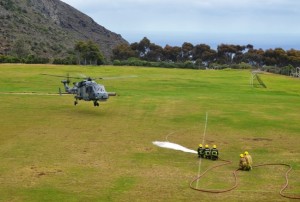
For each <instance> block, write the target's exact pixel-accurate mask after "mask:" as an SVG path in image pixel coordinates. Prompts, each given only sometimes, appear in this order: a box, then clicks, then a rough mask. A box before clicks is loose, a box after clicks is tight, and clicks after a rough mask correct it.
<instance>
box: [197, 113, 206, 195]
mask: <svg viewBox="0 0 300 202" xmlns="http://www.w3.org/2000/svg"><path fill="white" fill-rule="evenodd" d="M207 120H208V113H207V112H206V118H205V127H204V133H203V138H202V145H204V141H205V135H206V128H207ZM201 163H202V158H200V159H199V169H198V177H200V173H201ZM198 184H199V179H198V180H197V185H196V188H197V189H198Z"/></svg>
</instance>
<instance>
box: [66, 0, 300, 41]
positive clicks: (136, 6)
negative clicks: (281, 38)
mask: <svg viewBox="0 0 300 202" xmlns="http://www.w3.org/2000/svg"><path fill="white" fill-rule="evenodd" d="M63 1H64V2H66V3H68V4H70V5H71V6H73V7H75V8H77V9H78V10H80V11H82V12H84V13H86V14H87V15H89V16H91V17H92V18H93V19H94V20H95V21H96V22H98V23H99V24H101V25H103V26H104V27H106V28H108V29H109V30H112V31H114V32H117V33H120V34H122V35H123V36H130V37H131V35H134V34H136V35H144V36H148V35H151V34H159V33H161V34H165V35H167V34H175V35H176V34H178V35H182V34H184V33H188V34H191V33H194V34H201V33H212V34H216V33H228V34H229V33H233V34H235V33H242V34H255V33H257V34H268V33H275V34H281V33H285V34H287V33H298V34H300V23H299V20H298V19H300V12H299V11H298V10H299V8H300V1H298V0H263V1H262V0H185V1H183V0H63ZM187 40H188V39H187Z"/></svg>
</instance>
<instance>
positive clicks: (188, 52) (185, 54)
mask: <svg viewBox="0 0 300 202" xmlns="http://www.w3.org/2000/svg"><path fill="white" fill-rule="evenodd" d="M193 49H194V45H193V44H191V43H188V42H184V43H183V44H182V46H181V58H182V61H187V60H191V59H192V58H193Z"/></svg>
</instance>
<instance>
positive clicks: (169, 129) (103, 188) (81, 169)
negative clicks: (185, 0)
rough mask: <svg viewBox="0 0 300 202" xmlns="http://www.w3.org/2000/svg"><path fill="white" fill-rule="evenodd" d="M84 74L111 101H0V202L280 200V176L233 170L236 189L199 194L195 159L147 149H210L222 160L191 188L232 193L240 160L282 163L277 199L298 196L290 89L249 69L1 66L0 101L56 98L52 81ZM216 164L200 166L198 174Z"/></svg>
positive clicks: (295, 109) (296, 104) (296, 117)
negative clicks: (253, 80) (246, 156)
mask: <svg viewBox="0 0 300 202" xmlns="http://www.w3.org/2000/svg"><path fill="white" fill-rule="evenodd" d="M42 73H47V74H57V75H66V74H67V73H70V75H71V76H80V75H82V74H84V75H88V76H92V77H112V76H130V75H136V76H137V77H136V78H126V79H117V80H100V81H98V82H99V83H102V84H104V85H105V87H106V90H107V91H113V92H117V94H118V95H119V96H116V97H111V98H110V99H109V100H108V101H107V102H105V103H100V107H94V106H93V103H92V102H84V101H80V102H79V104H78V105H77V106H74V105H73V102H74V98H73V96H50V95H17V94H3V93H2V94H0V102H1V105H0V111H1V119H2V120H1V122H0V159H1V162H0V201H199V200H201V201H202V200H203V201H204V200H207V201H212V200H214V201H289V200H288V199H285V198H283V197H281V196H280V195H279V190H280V188H281V187H282V186H283V185H284V184H285V179H284V173H285V171H286V168H285V167H280V166H270V167H261V168H257V169H253V170H252V171H251V172H240V173H239V179H238V183H239V186H238V187H237V189H235V190H233V191H231V192H227V193H224V194H209V193H202V192H198V191H194V190H192V189H190V188H189V183H190V181H191V180H192V179H193V178H195V177H196V176H197V175H198V170H199V160H198V159H197V157H196V155H195V154H191V153H184V152H181V151H175V150H170V149H165V148H159V147H156V146H155V145H153V144H152V142H153V141H166V138H167V139H168V141H170V142H174V143H177V144H180V145H182V146H185V147H187V148H190V149H195V150H196V149H197V146H198V144H199V143H201V142H202V139H203V133H204V127H205V115H206V113H207V114H208V123H207V131H206V136H205V143H207V144H209V145H212V144H216V145H217V146H218V149H219V151H220V157H221V158H223V159H228V160H232V161H233V163H232V164H231V165H228V166H224V167H221V168H218V169H216V170H213V171H212V172H210V173H208V174H207V175H206V177H205V178H203V180H202V181H200V182H199V188H212V189H224V188H229V187H231V185H232V183H233V178H232V175H231V172H232V171H233V170H235V169H236V168H237V167H238V161H239V154H240V153H242V152H244V151H245V150H248V151H249V153H250V154H251V155H252V158H253V160H254V164H260V163H287V164H290V165H292V167H293V170H292V172H291V173H290V175H289V187H288V189H287V190H286V192H285V193H286V194H288V195H297V196H299V195H300V178H299V176H300V159H299V157H300V147H299V142H300V122H299V121H300V80H299V79H295V78H290V77H285V76H279V75H273V74H262V75H260V77H261V78H262V80H263V81H264V83H265V84H266V85H267V88H253V87H251V86H250V85H249V83H250V76H251V73H250V71H249V70H220V71H213V70H212V71H203V70H182V69H159V68H137V67H110V66H101V67H82V66H53V65H6V64H2V65H0V92H37V93H56V92H58V88H59V87H62V85H61V83H60V78H56V77H48V76H43V75H40V74H42ZM216 164H217V162H212V161H208V160H207V161H205V160H203V161H202V164H201V170H203V171H204V170H205V169H206V168H208V167H210V166H213V165H216Z"/></svg>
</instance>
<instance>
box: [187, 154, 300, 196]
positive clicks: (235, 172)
mask: <svg viewBox="0 0 300 202" xmlns="http://www.w3.org/2000/svg"><path fill="white" fill-rule="evenodd" d="M219 161H222V162H223V163H221V164H217V165H215V166H212V167H210V168H208V169H206V170H205V171H204V172H203V173H202V174H201V175H199V176H197V177H196V178H195V179H193V180H192V181H191V182H190V188H191V189H194V190H196V191H201V192H208V193H224V192H229V191H231V190H233V189H235V188H236V187H237V186H238V183H237V172H238V171H239V169H237V170H234V171H233V172H232V174H233V177H234V184H233V185H232V187H230V188H228V189H223V190H221V189H198V188H195V187H194V186H193V183H194V182H195V181H197V180H200V178H201V177H203V176H204V175H205V174H206V173H207V172H208V171H210V170H212V169H214V168H217V167H221V166H224V165H228V164H231V163H232V161H229V160H224V159H220V158H219ZM262 166H287V167H289V169H288V170H287V171H286V172H285V180H286V183H285V185H284V186H283V187H282V188H281V190H280V191H279V194H280V195H281V196H282V197H285V198H289V199H300V197H299V196H288V195H285V194H284V193H283V191H284V190H285V189H286V188H287V186H288V184H289V180H288V173H289V172H290V171H291V170H292V166H291V165H289V164H285V163H266V164H258V165H255V166H252V167H262Z"/></svg>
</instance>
